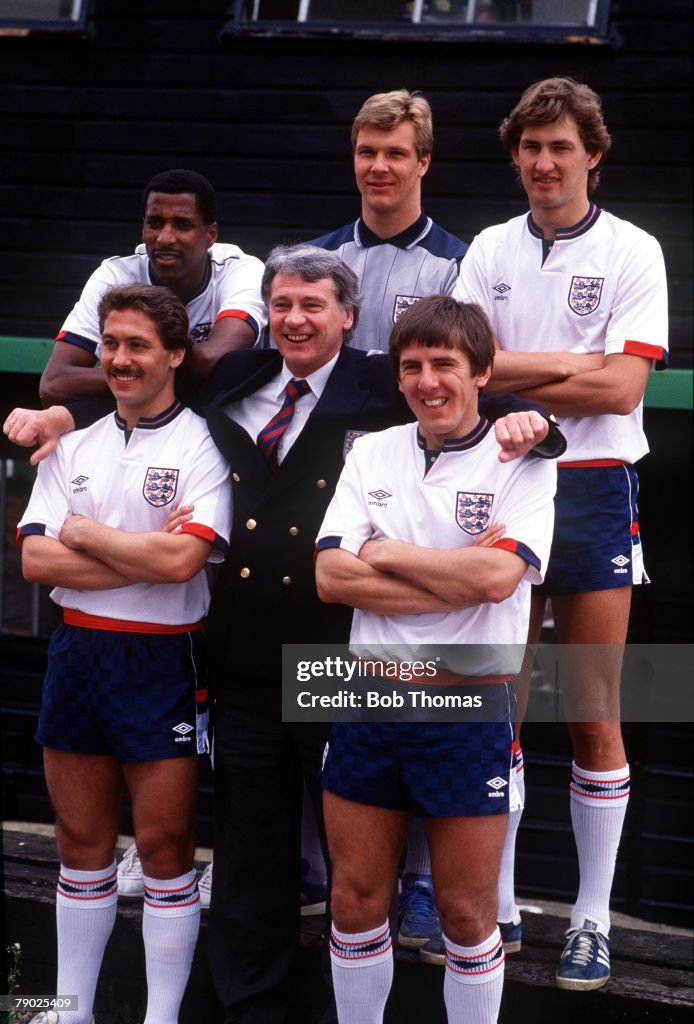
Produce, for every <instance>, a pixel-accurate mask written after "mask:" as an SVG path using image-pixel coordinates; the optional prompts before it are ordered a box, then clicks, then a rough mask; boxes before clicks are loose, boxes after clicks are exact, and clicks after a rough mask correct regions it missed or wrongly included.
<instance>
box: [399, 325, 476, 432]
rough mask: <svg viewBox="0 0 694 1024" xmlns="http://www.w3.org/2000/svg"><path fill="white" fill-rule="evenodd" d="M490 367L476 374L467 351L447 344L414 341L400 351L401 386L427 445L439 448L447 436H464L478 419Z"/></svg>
mask: <svg viewBox="0 0 694 1024" xmlns="http://www.w3.org/2000/svg"><path fill="white" fill-rule="evenodd" d="M490 373H491V367H489V368H488V369H486V370H485V371H484V372H483V373H479V374H474V373H473V372H472V370H471V368H470V360H469V359H468V357H467V355H466V354H465V353H464V352H462V351H461V350H460V349H457V348H447V347H446V346H445V345H432V346H431V347H429V346H427V345H421V344H419V343H418V342H414V343H413V344H412V345H408V346H407V347H406V348H404V349H403V350H402V352H401V353H400V372H399V375H398V386H399V388H400V390H401V391H402V393H403V395H404V396H405V400H406V401H407V404H408V405H409V407H410V409H411V410H412V412H413V413H414V415H415V416H416V418H417V422H418V423H419V429H420V432H421V434H422V436H423V437H424V439H425V441H426V445H427V448H429V449H431V450H432V451H438V450H440V449H441V448H442V447H443V442H444V441H445V440H446V439H447V438H458V437H465V435H466V434H469V433H470V431H471V430H473V428H474V427H475V426H476V424H477V422H478V420H479V412H478V408H477V399H478V394H479V390H480V388H483V387H484V385H485V384H486V383H487V381H488V380H489V376H490Z"/></svg>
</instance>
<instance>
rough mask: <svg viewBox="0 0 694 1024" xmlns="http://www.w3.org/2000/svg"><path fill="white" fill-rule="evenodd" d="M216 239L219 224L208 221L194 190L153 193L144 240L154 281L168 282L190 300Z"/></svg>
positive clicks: (173, 289)
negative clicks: (192, 191)
mask: <svg viewBox="0 0 694 1024" xmlns="http://www.w3.org/2000/svg"><path fill="white" fill-rule="evenodd" d="M216 240H217V224H216V223H213V224H205V222H204V220H203V218H202V216H201V215H200V211H199V210H198V201H197V197H196V196H194V195H193V194H192V193H189V192H181V193H179V194H175V195H169V194H168V193H166V192H150V194H149V195H148V197H147V206H146V209H145V216H144V219H143V222H142V241H143V242H144V243H145V248H146V250H147V255H148V257H149V267H150V276H151V278H152V281H153V282H154V284H161V285H166V286H167V287H168V288H170V289H171V291H172V292H175V294H176V295H178V297H179V298H180V299H182V300H183V301H184V302H187V301H188V300H189V299H191V298H192V297H193V296H194V295H195V293H196V292H197V290H198V288H199V287H200V285H201V284H202V282H203V280H204V278H205V273H206V270H207V250H208V249H209V247H210V246H211V245H212V244H213V243H214V242H215V241H216Z"/></svg>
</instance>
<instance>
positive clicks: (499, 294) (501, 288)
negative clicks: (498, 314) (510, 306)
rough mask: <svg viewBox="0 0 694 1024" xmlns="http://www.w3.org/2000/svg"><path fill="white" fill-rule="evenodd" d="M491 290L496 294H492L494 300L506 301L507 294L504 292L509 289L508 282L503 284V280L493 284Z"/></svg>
mask: <svg viewBox="0 0 694 1024" xmlns="http://www.w3.org/2000/svg"><path fill="white" fill-rule="evenodd" d="M493 290H494V291H495V292H496V295H495V296H494V301H495V302H508V295H507V294H506V293H507V292H510V291H511V285H510V284H505V283H504V282H503V281H500V282H499V284H495V285H494V289H493Z"/></svg>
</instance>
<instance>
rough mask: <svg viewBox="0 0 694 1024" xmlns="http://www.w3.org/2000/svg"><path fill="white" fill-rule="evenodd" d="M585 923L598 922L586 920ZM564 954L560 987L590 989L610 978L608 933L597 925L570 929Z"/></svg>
mask: <svg viewBox="0 0 694 1024" xmlns="http://www.w3.org/2000/svg"><path fill="white" fill-rule="evenodd" d="M583 923H584V925H595V922H594V921H584V922H583ZM566 937H567V939H568V940H569V941H568V942H567V944H566V948H565V950H564V952H563V953H562V955H561V960H560V961H559V968H558V970H557V975H556V982H557V986H558V987H559V988H565V989H572V990H574V991H588V990H589V989H593V988H602V986H603V985H605V984H606V983H607V982H608V981H609V977H610V948H609V945H608V943H607V936H605V935H603V934H602V932H599V931H598V930H597V928H595V927H592V928H586V927H583V928H570V929H569V930H568V932H567V933H566Z"/></svg>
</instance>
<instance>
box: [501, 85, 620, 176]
mask: <svg viewBox="0 0 694 1024" xmlns="http://www.w3.org/2000/svg"><path fill="white" fill-rule="evenodd" d="M565 117H572V118H573V120H574V121H575V122H576V127H577V128H578V134H579V135H580V137H581V141H582V143H583V145H584V146H585V148H586V151H587V152H588V153H600V154H601V155H602V156H603V157H604V156H605V155H606V153H607V152H608V150H609V149H610V146H611V145H612V139H611V137H610V133H609V132H608V130H607V127H606V126H605V122H604V120H603V114H602V102H601V100H600V97H599V96H598V94H597V93H596V92H594V91H593V90H592V89H591V88H590V86H588V85H584V84H583V83H582V82H576V81H575V80H574V79H573V78H545V79H543V80H542V81H541V82H535V83H534V85H531V86H529V87H528V88H527V89H526V90H525V92H524V93H523V95H522V96H521V98H520V100H519V101H518V103H517V104H516V106H515V107H514V108H513V110H512V111H511V113H510V114H509V115H508V117H505V118H504V120H503V121H502V122H501V125H500V126H499V136H500V138H501V141H502V142H503V144H504V145H505V146H506V148H507V149H508V151H509V153H511V154H513V153H514V152H515V151H516V150H517V149H518V147H519V145H520V139H521V135H522V134H523V129H524V128H526V127H527V126H528V125H535V124H549V123H554V122H555V121H563V120H564V118H565ZM601 163H602V161H601V162H600V164H598V165H597V166H596V167H593V168H592V170H590V171H588V192H589V194H592V193H593V192H594V191H595V189H596V188H597V187H598V184H599V182H600V165H601Z"/></svg>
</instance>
